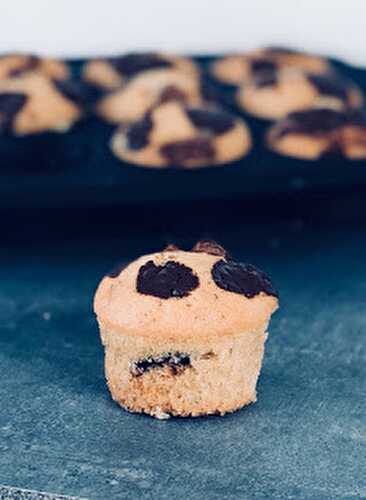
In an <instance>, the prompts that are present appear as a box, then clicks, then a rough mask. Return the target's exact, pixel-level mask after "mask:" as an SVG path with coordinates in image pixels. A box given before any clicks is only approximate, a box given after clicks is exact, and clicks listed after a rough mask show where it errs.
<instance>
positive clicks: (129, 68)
mask: <svg viewBox="0 0 366 500" xmlns="http://www.w3.org/2000/svg"><path fill="white" fill-rule="evenodd" d="M109 62H110V64H112V66H113V67H114V68H115V69H116V70H117V71H118V72H119V73H121V74H122V75H124V76H126V77H127V78H129V77H131V76H134V75H135V74H137V73H140V72H141V71H147V70H150V69H157V68H169V67H171V66H172V63H171V62H170V61H168V60H166V59H164V58H163V57H162V56H160V55H159V54H154V53H152V52H151V53H145V54H127V55H125V56H121V57H113V58H111V59H109Z"/></svg>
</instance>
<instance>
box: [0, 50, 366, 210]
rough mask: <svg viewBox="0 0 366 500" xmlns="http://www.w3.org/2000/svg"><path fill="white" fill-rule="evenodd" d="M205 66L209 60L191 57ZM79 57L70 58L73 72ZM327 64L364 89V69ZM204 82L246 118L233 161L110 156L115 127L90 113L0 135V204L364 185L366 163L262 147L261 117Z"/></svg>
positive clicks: (107, 201) (155, 198)
mask: <svg viewBox="0 0 366 500" xmlns="http://www.w3.org/2000/svg"><path fill="white" fill-rule="evenodd" d="M195 59H196V61H197V62H198V63H199V64H200V66H201V67H202V68H203V69H204V70H205V69H207V66H208V64H209V63H210V62H211V61H212V60H213V59H214V57H197V58H195ZM83 62H84V61H70V65H71V67H72V70H73V72H74V75H75V76H78V75H79V73H80V68H81V65H82V63H83ZM333 63H334V65H335V66H336V67H337V68H338V69H339V70H340V71H341V72H342V73H343V74H345V75H347V76H349V77H350V78H352V79H353V80H354V81H355V82H357V83H358V84H359V85H360V87H361V88H362V89H363V90H364V92H365V93H366V70H364V69H358V68H354V67H351V66H348V65H346V64H342V63H340V62H338V61H333ZM205 78H206V79H205V85H206V88H207V89H208V91H209V92H211V93H212V94H213V95H215V96H216V97H217V99H219V100H220V101H221V103H222V105H223V106H226V107H228V108H231V109H233V110H234V111H236V112H238V114H240V115H242V116H244V117H245V119H246V120H247V122H248V123H249V125H250V128H251V131H252V134H253V139H254V148H253V150H252V151H251V153H250V154H249V155H248V156H247V157H245V158H243V159H242V160H240V161H237V162H234V163H231V164H229V165H225V166H221V167H217V166H216V167H211V168H204V169H198V170H178V169H168V170H154V169H148V168H141V167H135V166H132V165H130V164H128V163H124V162H121V161H119V160H117V159H116V158H114V156H113V155H112V153H111V152H110V151H109V147H108V143H109V139H110V136H111V134H112V132H113V129H114V127H112V126H109V125H107V124H105V123H103V122H101V121H100V120H98V119H96V118H95V117H94V118H93V117H90V118H89V119H87V120H84V121H82V122H80V123H79V124H77V125H76V126H75V127H74V128H73V129H72V130H70V131H69V132H67V133H65V134H56V133H45V134H38V135H35V136H28V137H24V138H15V137H4V136H3V137H1V138H0V206H1V205H3V206H13V205H14V206H17V205H19V206H21V205H23V206H24V205H28V206H32V205H43V206H48V205H63V206H66V205H68V204H70V205H75V204H76V205H87V204H90V203H91V204H99V205H103V204H110V203H134V204H136V203H145V202H152V201H169V200H194V199H210V198H218V197H220V198H225V197H226V198H229V197H231V198H232V197H240V196H246V195H256V194H266V193H279V192H289V191H304V190H316V189H333V188H337V189H339V188H340V187H342V188H344V187H352V186H356V185H357V186H360V185H365V184H366V169H365V165H366V161H365V160H362V161H349V160H345V159H342V158H336V157H334V158H326V159H322V160H319V161H314V162H313V161H304V160H296V159H291V158H286V157H282V156H280V155H278V154H276V153H273V152H270V151H268V150H267V149H266V148H265V147H264V146H263V137H264V133H265V130H266V128H267V127H268V122H265V121H262V120H258V119H255V118H252V117H250V116H246V115H245V114H243V113H240V112H239V111H238V110H237V109H236V106H235V103H234V100H233V92H232V88H230V87H228V86H223V85H218V84H217V83H215V82H213V80H212V79H210V78H209V77H208V76H207V75H206V77H205Z"/></svg>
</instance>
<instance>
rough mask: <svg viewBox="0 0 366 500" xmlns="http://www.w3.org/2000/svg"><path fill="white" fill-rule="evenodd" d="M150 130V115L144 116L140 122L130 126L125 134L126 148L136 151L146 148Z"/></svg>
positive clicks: (151, 126) (151, 123)
mask: <svg viewBox="0 0 366 500" xmlns="http://www.w3.org/2000/svg"><path fill="white" fill-rule="evenodd" d="M152 128H153V122H152V119H151V116H150V115H145V117H144V118H142V120H140V121H138V122H136V123H134V124H133V125H131V126H130V127H129V129H128V130H127V134H126V135H127V141H128V147H129V148H130V149H135V150H138V149H142V148H144V147H145V146H147V145H148V142H149V134H150V132H151V130H152Z"/></svg>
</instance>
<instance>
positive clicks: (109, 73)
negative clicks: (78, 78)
mask: <svg viewBox="0 0 366 500" xmlns="http://www.w3.org/2000/svg"><path fill="white" fill-rule="evenodd" d="M156 69H176V70H178V71H181V72H183V73H188V74H192V75H195V74H197V72H198V69H197V66H196V65H195V64H194V63H193V61H191V60H190V59H188V58H184V57H178V56H172V55H168V54H160V53H155V52H145V53H136V54H134V53H132V54H125V55H122V56H118V57H109V58H105V59H94V60H92V61H89V62H87V63H86V64H85V66H84V68H83V72H82V74H83V78H84V80H86V81H87V82H88V83H89V84H91V85H95V86H96V87H99V88H101V89H103V90H114V89H118V88H119V87H121V86H122V85H124V84H125V83H126V82H127V81H128V80H129V79H130V78H133V77H135V76H137V75H138V74H139V73H142V72H145V71H152V70H156Z"/></svg>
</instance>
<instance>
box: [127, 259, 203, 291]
mask: <svg viewBox="0 0 366 500" xmlns="http://www.w3.org/2000/svg"><path fill="white" fill-rule="evenodd" d="M198 285H199V280H198V277H197V276H196V275H195V274H194V273H193V271H192V269H191V268H189V267H187V266H185V265H184V264H179V263H178V262H174V261H172V260H169V261H168V262H167V263H166V264H164V265H162V266H156V265H155V264H154V262H153V261H152V260H149V261H148V262H147V263H146V264H145V265H143V266H142V267H141V268H140V270H139V273H138V275H137V281H136V289H137V291H138V292H139V293H142V294H144V295H152V296H153V297H159V298H160V299H170V298H172V297H177V298H182V297H186V296H187V295H189V293H190V292H191V291H192V290H194V289H195V288H197V287H198Z"/></svg>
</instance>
